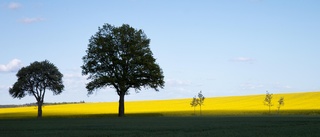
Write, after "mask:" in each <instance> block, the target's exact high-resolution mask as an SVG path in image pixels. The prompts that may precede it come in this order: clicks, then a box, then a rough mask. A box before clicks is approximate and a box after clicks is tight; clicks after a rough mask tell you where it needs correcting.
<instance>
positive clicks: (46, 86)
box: [9, 60, 64, 118]
mask: <svg viewBox="0 0 320 137" xmlns="http://www.w3.org/2000/svg"><path fill="white" fill-rule="evenodd" d="M16 76H17V77H18V80H17V82H15V83H14V85H13V87H12V88H10V89H9V93H10V94H11V96H12V97H13V98H19V99H21V98H23V97H25V96H26V95H27V94H29V95H33V96H34V97H35V98H36V100H37V104H38V118H41V117H42V104H43V101H44V96H45V93H46V90H51V91H52V92H53V94H54V95H58V94H60V93H61V92H62V91H63V89H64V85H63V83H62V77H63V75H62V74H61V73H60V72H59V70H58V68H57V67H56V66H55V65H54V64H52V63H50V62H49V61H47V60H45V61H42V62H37V61H36V62H33V63H31V64H30V65H29V66H27V67H23V68H21V69H20V70H19V71H18V73H17V75H16Z"/></svg>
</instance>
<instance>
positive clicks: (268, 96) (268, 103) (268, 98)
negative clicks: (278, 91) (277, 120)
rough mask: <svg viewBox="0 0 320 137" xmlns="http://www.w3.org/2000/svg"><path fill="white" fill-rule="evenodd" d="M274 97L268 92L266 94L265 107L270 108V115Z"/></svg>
mask: <svg viewBox="0 0 320 137" xmlns="http://www.w3.org/2000/svg"><path fill="white" fill-rule="evenodd" d="M272 95H273V94H270V93H269V92H268V91H267V92H266V97H265V98H264V102H263V103H264V105H266V106H268V107H269V113H271V110H270V108H271V106H273V104H272Z"/></svg>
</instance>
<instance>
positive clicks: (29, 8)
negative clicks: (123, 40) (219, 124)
mask: <svg viewBox="0 0 320 137" xmlns="http://www.w3.org/2000/svg"><path fill="white" fill-rule="evenodd" d="M319 5H320V1H318V0H308V1H303V0H281V1H279V0H208V1H205V0H202V1H191V0H190V1H182V0H174V1H173V0H161V1H160V0H159V1H158V0H155V1H147V0H108V1H105V0H93V1H78V0H68V1H62V0H57V1H41V0H28V1H22V0H21V1H19V0H16V1H11V0H2V1H0V18H1V22H0V28H1V37H0V46H1V50H0V55H1V58H0V104H23V103H30V102H35V99H34V97H32V96H27V97H25V98H23V99H20V100H19V99H13V98H12V97H11V96H10V95H9V92H8V89H9V87H10V86H12V85H13V84H14V82H15V81H16V80H17V78H16V76H15V74H16V73H17V71H18V70H19V69H20V68H21V67H23V66H27V65H29V64H30V63H32V62H34V61H43V60H45V59H47V60H49V61H50V62H52V63H54V64H55V65H56V66H57V67H58V68H59V70H60V71H61V72H62V73H63V74H64V78H63V82H64V85H65V90H64V92H63V93H62V94H61V95H57V96H53V95H52V93H51V92H50V91H49V92H47V94H46V97H45V101H46V102H63V101H64V102H71V101H77V102H78V101H86V102H109V101H118V96H117V94H116V93H115V91H114V89H112V88H105V89H100V90H97V91H96V92H95V93H94V94H93V95H90V96H87V91H86V89H85V83H87V82H88V81H87V80H86V76H82V75H81V68H80V66H81V65H82V64H83V62H82V59H81V58H82V57H83V56H84V55H85V50H86V49H87V44H88V40H89V38H90V37H91V36H92V35H94V34H95V33H96V32H97V30H98V27H99V26H102V25H103V24H104V23H109V24H113V25H116V26H120V25H122V24H129V25H131V26H132V27H134V28H137V29H142V30H144V32H145V33H146V35H147V36H148V38H150V39H151V43H150V48H151V50H152V51H153V53H154V57H155V58H156V59H157V63H159V65H160V67H161V68H162V69H163V71H164V76H165V82H166V84H165V88H164V89H161V90H160V91H159V92H156V91H153V90H150V89H147V90H142V91H141V92H140V93H135V91H134V90H131V92H130V93H131V94H130V95H128V96H126V100H152V99H173V98H191V97H193V96H194V95H196V94H197V93H198V92H199V91H200V90H202V92H203V94H204V95H205V96H206V97H215V96H233V95H250V94H264V93H265V91H267V90H268V91H269V92H271V93H274V94H277V93H286V92H301V91H320V79H319V78H320V61H319V60H318V59H319V58H320V54H319V51H320V41H319V38H320V16H319V15H320V9H319Z"/></svg>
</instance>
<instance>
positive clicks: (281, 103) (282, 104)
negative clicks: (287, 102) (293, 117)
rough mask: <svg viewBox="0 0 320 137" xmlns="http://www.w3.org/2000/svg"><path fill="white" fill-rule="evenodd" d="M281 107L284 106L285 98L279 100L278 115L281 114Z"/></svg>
mask: <svg viewBox="0 0 320 137" xmlns="http://www.w3.org/2000/svg"><path fill="white" fill-rule="evenodd" d="M281 106H284V97H281V98H280V99H279V100H278V113H280V107H281Z"/></svg>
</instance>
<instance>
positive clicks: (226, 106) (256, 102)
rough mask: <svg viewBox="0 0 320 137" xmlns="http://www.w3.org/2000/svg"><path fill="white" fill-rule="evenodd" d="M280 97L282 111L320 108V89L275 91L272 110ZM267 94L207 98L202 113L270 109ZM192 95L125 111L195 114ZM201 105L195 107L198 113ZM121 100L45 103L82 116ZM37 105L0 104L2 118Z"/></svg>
mask: <svg viewBox="0 0 320 137" xmlns="http://www.w3.org/2000/svg"><path fill="white" fill-rule="evenodd" d="M280 97H284V106H282V107H281V108H280V112H286V111H310V110H312V111H320V92H301V93H289V94H274V95H273V99H272V100H273V106H272V107H271V111H272V113H277V104H278V102H277V101H278V100H279V99H280ZM264 98H265V94H261V95H249V96H228V97H211V98H206V99H205V101H204V105H203V106H202V112H203V115H212V114H233V113H234V114H246V113H261V112H262V113H267V112H268V107H267V106H265V105H264V104H263V101H264ZM191 101H192V99H191V98H189V99H175V100H151V101H131V102H126V103H125V113H126V114H135V113H154V114H161V115H182V116H187V115H192V114H193V113H194V108H193V107H191V105H190V102H191ZM199 110H200V107H199V106H198V107H196V114H199ZM117 111H118V102H105V103H81V104H64V105H47V106H44V107H43V116H44V117H48V116H83V115H100V114H102V115H103V114H117ZM36 115H37V107H35V106H32V107H17V108H0V118H1V117H2V118H6V117H36Z"/></svg>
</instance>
